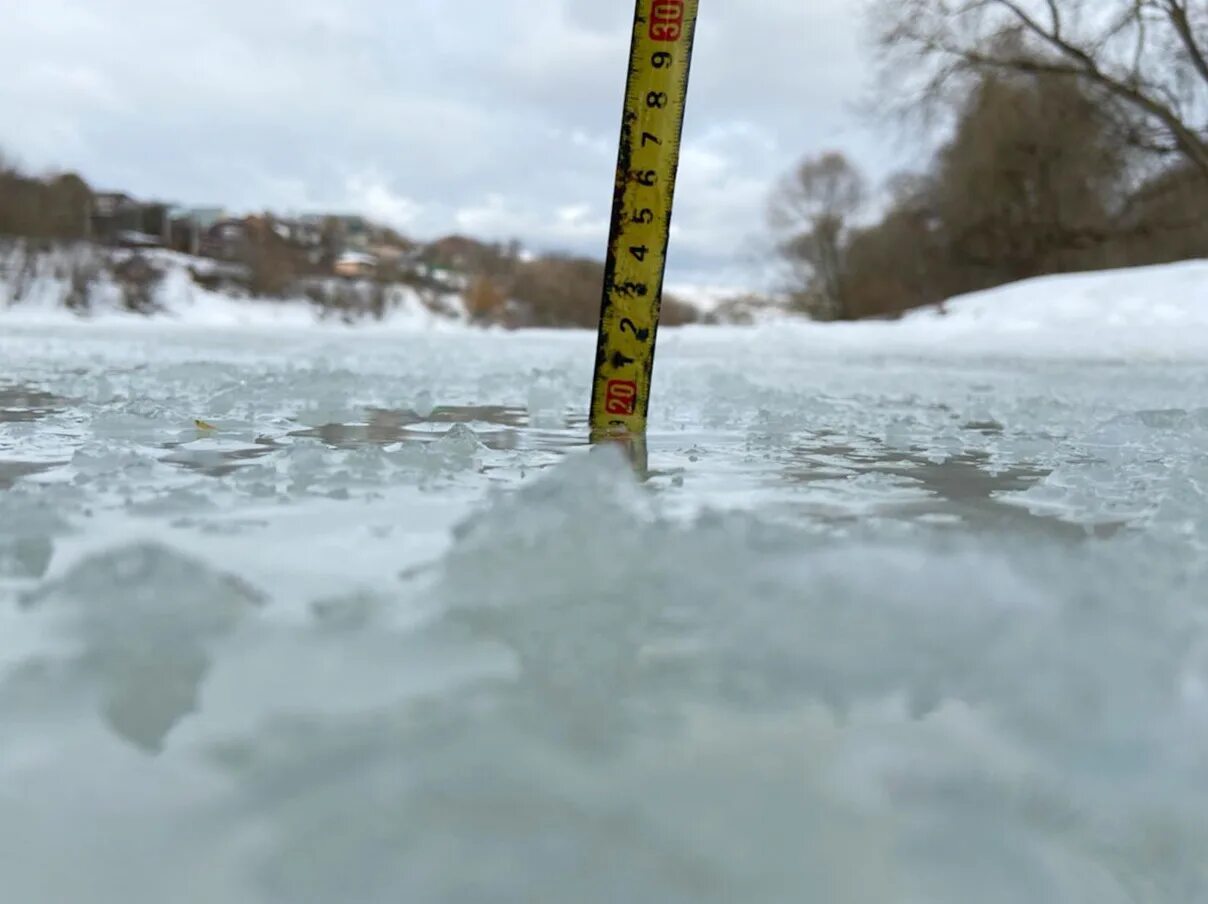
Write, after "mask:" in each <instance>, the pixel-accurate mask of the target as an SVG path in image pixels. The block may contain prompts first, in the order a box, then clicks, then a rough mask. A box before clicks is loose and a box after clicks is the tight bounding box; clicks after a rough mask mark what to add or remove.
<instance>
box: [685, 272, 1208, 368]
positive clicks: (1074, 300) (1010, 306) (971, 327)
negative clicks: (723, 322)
mask: <svg viewBox="0 0 1208 904" xmlns="http://www.w3.org/2000/svg"><path fill="white" fill-rule="evenodd" d="M688 329H689V330H691V331H693V332H694V333H695V332H697V331H699V332H701V333H702V336H701V338H700V342H701V343H704V344H710V343H711V342H725V343H727V344H728V345H730V346H731V347H732V348H734V349H735V353H736V354H738V353H740V352H739V349H741V348H742V347H743V346H744V345H749V346H750V348H751V354H752V355H756V354H775V353H779V352H780V351H785V350H788V349H795V350H796V351H797V352H798V353H801V354H805V353H810V354H860V355H866V354H867V353H869V352H876V353H881V354H909V355H921V356H926V357H944V358H947V357H952V356H958V357H970V356H972V357H984V356H1009V357H1013V358H1046V359H1054V358H1056V359H1078V360H1089V361H1119V360H1155V361H1174V360H1192V361H1201V360H1205V359H1208V261H1189V262H1184V263H1178V264H1168V265H1164V266H1158V267H1145V268H1138V269H1131V270H1115V271H1107V272H1101V273H1079V274H1069V275H1063V276H1050V277H1044V278H1040V279H1033V280H1027V281H1025V282H1020V283H1015V284H1012V285H1008V286H1003V287H1001V288H997V289H992V290H989V291H986V292H978V293H975V294H972V295H967V296H962V297H960V298H955V299H952V300H951V301H949V302H947V303H946V304H944V305H943V306H942V307H940V308H928V309H923V310H919V311H915V312H913V313H911V314H908V315H907V316H905V317H903V318H902V319H900V320H892V321H890V320H886V321H880V320H876V321H861V322H857V323H814V322H811V321H807V320H800V319H794V318H788V317H782V318H780V319H777V320H772V321H764V322H762V323H760V324H758V325H756V326H755V327H752V328H750V329H746V330H741V331H739V330H733V329H727V330H724V331H722V333H719V334H717V335H716V336H715V337H714V339H712V340H710V339H709V335H710V333H709V331H708V330H707V329H702V328H698V327H689V328H688Z"/></svg>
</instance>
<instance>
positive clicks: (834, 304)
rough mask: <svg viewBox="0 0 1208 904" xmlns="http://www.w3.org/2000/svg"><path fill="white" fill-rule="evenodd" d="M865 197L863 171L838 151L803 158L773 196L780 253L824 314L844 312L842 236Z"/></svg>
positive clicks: (834, 316)
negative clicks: (780, 236)
mask: <svg viewBox="0 0 1208 904" xmlns="http://www.w3.org/2000/svg"><path fill="white" fill-rule="evenodd" d="M864 199H865V184H864V178H863V176H861V174H860V173H859V171H858V170H857V169H856V168H855V167H854V166H853V165H852V164H851V162H850V161H849V160H848V159H847V158H846V157H844V156H843V155H842V154H837V153H829V154H823V155H822V156H820V157H814V158H810V159H808V160H806V161H804V162H803V163H802V164H801V165H800V166H798V167H797V169H796V170H795V171H794V172H792V173H791V174H790V175H789V176H787V177H786V178H785V179H783V180H782V181H781V182H780V184H779V185H778V186H777V187H776V190H775V193H774V194H773V196H772V203H771V212H770V220H771V223H772V227H773V228H774V229H775V230H776V231H778V232H780V233H781V234H782V235H783V236H784V239H783V240H782V241H781V243H780V251H781V254H782V255H783V256H784V257H785V259H786V260H787V261H788V262H789V263H790V264H791V265H792V266H793V268H794V271H795V278H796V279H798V280H799V281H800V283H801V286H802V287H808V292H807V293H806V294H807V296H808V297H811V298H815V299H817V300H818V301H819V302H820V304H818V305H816V307H818V308H819V309H818V310H815V311H812V312H811V313H813V314H814V315H815V316H817V317H819V318H820V319H827V320H835V319H842V318H843V317H845V316H846V299H845V297H844V292H843V241H844V237H845V235H846V232H847V228H848V224H849V221H850V220H851V218H852V217H853V216H854V215H855V214H856V213H857V212H858V211H859V210H860V208H861V207H862V206H863V204H864ZM795 288H797V287H795Z"/></svg>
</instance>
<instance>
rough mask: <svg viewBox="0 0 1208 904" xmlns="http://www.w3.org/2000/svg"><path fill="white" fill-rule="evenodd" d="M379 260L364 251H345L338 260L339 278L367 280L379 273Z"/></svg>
mask: <svg viewBox="0 0 1208 904" xmlns="http://www.w3.org/2000/svg"><path fill="white" fill-rule="evenodd" d="M377 268H378V259H377V257H376V256H374V255H372V254H366V253H365V252H362V251H345V252H344V253H343V254H341V255H340V256H339V257H338V258H336V263H335V271H336V275H337V276H343V277H346V278H349V279H366V278H368V277H371V276H373V275H374V274H376V273H377Z"/></svg>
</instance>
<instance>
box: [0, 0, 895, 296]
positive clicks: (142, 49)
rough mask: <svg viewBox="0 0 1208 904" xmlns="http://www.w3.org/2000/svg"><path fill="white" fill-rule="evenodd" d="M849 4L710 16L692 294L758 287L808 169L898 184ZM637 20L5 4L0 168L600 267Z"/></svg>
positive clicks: (689, 249) (689, 256)
mask: <svg viewBox="0 0 1208 904" xmlns="http://www.w3.org/2000/svg"><path fill="white" fill-rule="evenodd" d="M0 2H2V0H0ZM855 5H856V4H855V3H854V0H814V2H810V3H802V2H801V0H742V2H741V3H738V2H731V3H724V2H720V0H719V2H718V3H708V4H704V5H703V6H704V9H703V11H702V14H701V16H702V17H701V23H700V30H699V34H698V46H697V54H696V60H695V68H694V72H693V77H692V92H691V97H690V100H689V110H688V121H687V126H686V134H685V145H684V158H683V163H682V166H681V178H680V183H679V188H678V194H677V204H678V206H677V210H676V216H675V233H674V235H675V242H676V244H675V245H674V246H673V250H672V255H671V261H670V266H671V268H672V270H673V271H678V275H681V276H686V275H688V274H689V273H691V274H693V275H695V274H697V273H701V274H707V273H708V272H710V271H715V272H722V271H727V272H733V271H735V270H736V269H745V270H746V271H747V272H748V273H749V275H750V276H751V277H752V279H755V278H757V277H758V275H759V271H760V269H761V268H763V267H764V266H765V264H766V262H761V261H759V260H758V255H757V254H756V253H755V249H758V248H759V247H760V246H761V245H762V244H763V238H762V235H763V228H764V224H763V219H764V209H765V206H766V197H767V193H768V191H769V190H770V186H771V185H772V183H773V182H774V181H775V179H776V178H777V177H778V176H779V175H780V173H781V172H783V171H784V170H785V169H787V168H788V167H789V166H790V165H791V164H792V163H793V162H794V161H795V160H796V159H797V158H799V157H800V156H802V155H803V154H805V153H807V152H817V151H820V150H824V149H829V148H832V147H843V148H845V149H848V150H849V151H851V152H852V153H853V156H855V157H856V158H857V159H858V160H862V161H864V162H865V163H866V164H868V165H869V166H870V167H871V168H872V169H873V170H874V172H880V171H883V170H886V169H888V168H889V166H890V165H891V164H892V160H887V159H886V157H887V152H886V151H884V150H882V149H880V148H879V147H878V145H877V144H876V143H875V142H874V141H872V140H871V137H870V135H869V134H868V132H867V130H865V129H864V128H862V127H861V125H860V123H859V122H858V121H857V120H856V119H855V118H854V117H853V116H852V115H851V113H850V106H851V103H852V101H854V100H855V99H856V98H858V97H859V95H860V92H861V91H862V90H863V88H864V86H865V82H864V69H865V63H866V56H865V55H864V52H863V50H862V48H861V46H860V42H859V34H860V32H859V23H858V21H857V19H858V17H857V16H856V14H855V13H853V6H855ZM631 17H632V7H631V6H630V5H629V4H626V3H619V4H612V3H601V2H599V0H508V2H505V3H490V4H485V3H484V4H473V5H468V4H458V5H454V4H444V3H437V2H435V0H343V2H341V3H338V4H337V3H332V2H330V0H288V2H287V0H256V2H247V0H208V2H206V3H204V4H163V3H161V2H158V0H39V2H37V3H7V4H5V12H4V19H5V25H4V27H3V28H0V58H2V59H4V60H5V61H6V70H7V71H8V73H9V76H8V77H7V78H6V79H4V80H2V81H0V146H2V147H4V148H6V149H7V150H9V151H11V152H13V153H14V154H15V155H16V156H17V157H18V158H19V159H21V160H22V161H24V162H25V163H26V164H27V165H30V166H34V167H50V166H54V167H62V168H71V169H76V170H79V171H81V172H82V173H84V174H85V175H86V176H87V177H88V178H89V179H90V180H91V181H93V182H94V183H96V184H97V185H99V186H102V187H121V188H126V189H128V190H131V191H134V192H136V193H138V194H141V195H144V196H154V197H159V198H165V199H172V200H180V201H184V202H191V203H225V204H227V205H229V206H230V207H232V208H234V209H246V210H261V209H265V208H271V209H280V210H300V209H311V210H324V209H330V210H340V211H354V210H355V211H361V212H364V213H366V214H368V215H370V216H373V217H375V218H380V219H382V220H385V221H386V222H388V223H390V224H391V225H394V226H397V227H399V228H401V229H404V230H405V231H412V232H414V234H416V235H419V236H425V235H427V236H434V235H438V234H442V233H446V232H452V231H456V230H461V231H466V232H473V233H480V234H482V235H484V237H487V238H493V239H499V240H503V239H507V238H512V237H516V238H519V239H521V240H522V241H524V242H525V243H526V244H528V245H529V246H531V247H537V248H550V247H561V248H565V249H566V250H569V251H574V252H577V253H584V254H592V255H597V256H598V255H599V254H601V253H602V248H603V243H604V239H605V237H606V234H607V219H608V215H609V211H610V208H611V193H612V184H613V169H614V166H615V158H616V140H617V134H618V131H619V124H620V99H621V94H622V89H623V86H624V78H625V64H626V55H627V52H628V45H629V40H628V38H629V29H630V25H631Z"/></svg>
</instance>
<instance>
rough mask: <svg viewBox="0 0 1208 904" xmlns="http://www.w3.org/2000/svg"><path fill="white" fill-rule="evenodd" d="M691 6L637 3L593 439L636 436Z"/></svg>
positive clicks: (646, 389)
mask: <svg viewBox="0 0 1208 904" xmlns="http://www.w3.org/2000/svg"><path fill="white" fill-rule="evenodd" d="M698 7H699V0H638V5H637V15H636V16H635V21H634V29H633V45H632V47H631V49H630V51H629V81H628V84H627V85H626V88H625V117H624V120H623V122H622V125H621V147H620V153H619V155H618V159H617V181H616V196H615V198H614V200H613V209H612V229H611V231H610V234H609V238H608V258H607V261H606V266H605V273H604V302H603V305H602V308H601V311H600V338H599V343H598V346H597V349H596V373H595V382H594V383H593V385H592V398H591V431H592V436H593V437H594V438H596V439H607V438H608V437H618V436H627V435H628V436H637V435H640V434H642V433H644V432H645V430H646V415H647V412H648V410H649V406H650V379H651V374H652V372H653V369H654V345H655V337H656V335H657V333H658V325H659V310H660V307H661V304H662V298H663V275H664V272H665V270H666V266H667V240H668V236H669V233H670V230H671V207H672V203H673V201H674V198H675V177H676V172H677V170H678V169H679V152H680V138H681V136H682V134H683V128H684V107H685V104H686V102H687V95H688V73H689V71H690V68H691V64H692V41H693V37H694V35H695V32H696V14H697V9H698Z"/></svg>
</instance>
